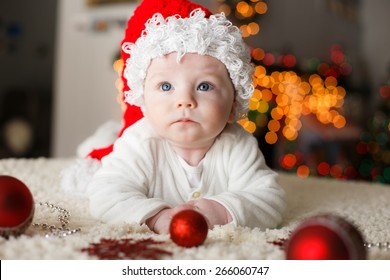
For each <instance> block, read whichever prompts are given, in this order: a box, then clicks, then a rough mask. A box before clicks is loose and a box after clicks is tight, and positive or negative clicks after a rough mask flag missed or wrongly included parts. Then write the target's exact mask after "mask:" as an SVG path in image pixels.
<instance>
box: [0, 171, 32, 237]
mask: <svg viewBox="0 0 390 280" xmlns="http://www.w3.org/2000/svg"><path fill="white" fill-rule="evenodd" d="M34 210H35V205H34V200H33V196H32V194H31V192H30V190H29V189H28V188H27V186H26V185H25V184H24V183H23V182H21V181H20V180H18V179H16V178H14V177H11V176H3V175H1V176H0V236H3V237H9V236H11V235H13V236H19V235H20V234H22V233H23V232H24V231H25V230H26V229H27V227H28V226H29V225H30V224H31V221H32V219H33V216H34Z"/></svg>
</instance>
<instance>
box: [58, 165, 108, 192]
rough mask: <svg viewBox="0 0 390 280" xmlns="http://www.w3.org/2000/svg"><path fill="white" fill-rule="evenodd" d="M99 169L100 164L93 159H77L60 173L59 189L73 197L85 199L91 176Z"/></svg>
mask: <svg viewBox="0 0 390 280" xmlns="http://www.w3.org/2000/svg"><path fill="white" fill-rule="evenodd" d="M100 167H101V162H100V160H98V159H94V158H85V159H77V160H75V162H74V163H72V164H71V165H70V166H68V167H67V168H64V169H63V170H62V172H61V183H60V185H61V189H62V190H63V191H64V192H65V193H67V194H72V195H75V196H80V197H86V196H87V191H88V185H89V182H90V181H91V179H92V177H93V175H94V174H95V173H96V171H98V170H99V169H100Z"/></svg>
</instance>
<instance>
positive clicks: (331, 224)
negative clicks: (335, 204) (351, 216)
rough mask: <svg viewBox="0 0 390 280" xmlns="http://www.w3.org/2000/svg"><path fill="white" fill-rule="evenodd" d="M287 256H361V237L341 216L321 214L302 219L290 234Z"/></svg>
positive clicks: (363, 254) (362, 257)
mask: <svg viewBox="0 0 390 280" xmlns="http://www.w3.org/2000/svg"><path fill="white" fill-rule="evenodd" d="M285 251H286V258H287V259H289V260H362V259H365V258H366V249H365V247H364V241H363V237H362V235H361V234H360V232H359V231H358V230H357V229H356V227H354V226H353V225H352V224H351V223H349V222H348V221H346V220H345V219H343V218H341V217H339V216H335V215H331V214H324V215H320V216H316V217H312V218H308V219H307V220H305V221H303V222H302V223H301V224H300V225H299V226H298V227H297V228H296V229H295V230H294V231H293V232H292V234H291V237H290V239H289V240H288V242H287V244H286V247H285Z"/></svg>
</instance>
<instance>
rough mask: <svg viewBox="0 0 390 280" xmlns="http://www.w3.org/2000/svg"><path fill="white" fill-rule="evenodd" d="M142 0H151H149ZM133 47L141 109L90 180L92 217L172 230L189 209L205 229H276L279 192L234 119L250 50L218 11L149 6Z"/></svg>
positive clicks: (130, 78) (133, 93)
mask: <svg viewBox="0 0 390 280" xmlns="http://www.w3.org/2000/svg"><path fill="white" fill-rule="evenodd" d="M145 1H147V0H145ZM122 46H123V51H124V52H126V53H128V54H129V59H127V61H126V66H125V67H126V68H125V71H124V76H125V78H126V81H127V85H128V87H129V90H128V91H127V92H126V102H128V103H129V104H131V105H136V106H139V107H140V108H141V109H142V112H143V115H144V117H143V118H142V119H140V120H139V121H137V122H136V123H134V124H133V125H131V126H129V127H128V128H127V129H126V130H124V132H123V134H122V135H121V137H120V138H118V140H117V141H116V142H115V144H114V146H113V151H112V152H111V153H109V154H108V155H107V156H105V157H103V159H102V161H101V167H100V169H99V170H98V171H97V172H96V174H95V175H94V177H93V179H92V181H91V182H90V184H89V187H88V196H89V198H90V209H91V213H92V215H93V216H95V217H96V218H98V219H101V220H103V221H106V222H129V223H130V222H136V223H140V224H142V223H146V225H147V226H148V227H149V228H150V229H151V230H153V231H155V232H157V233H168V230H169V224H170V220H171V218H172V217H173V215H175V214H176V213H177V212H179V211H181V210H184V209H193V210H196V211H198V212H200V213H201V214H202V215H203V216H204V217H205V219H206V221H207V223H208V226H209V228H213V227H214V226H215V225H225V224H228V223H233V224H234V225H237V226H238V225H239V226H248V227H260V228H262V229H265V228H272V227H276V226H277V225H278V224H279V223H280V222H281V219H282V212H283V209H284V206H285V204H284V199H283V198H284V192H283V190H282V189H281V188H280V186H279V185H278V184H277V182H276V173H275V172H273V171H272V170H270V169H269V168H268V167H267V166H266V164H265V160H264V157H263V155H262V153H261V151H260V150H259V148H258V143H257V140H256V139H255V138H254V137H253V136H252V135H251V134H249V133H247V132H246V131H245V130H244V129H243V128H242V127H241V126H240V125H238V124H237V123H236V121H237V120H238V119H240V118H242V117H244V116H245V113H246V111H247V104H248V99H249V98H250V96H251V95H252V92H253V84H252V71H253V68H252V66H251V65H250V53H249V49H248V47H247V46H246V45H245V43H244V42H243V40H242V37H241V34H240V31H239V29H238V28H237V27H235V26H233V25H232V24H231V22H230V21H228V20H227V19H226V18H225V16H224V14H216V15H211V16H209V17H207V15H206V14H205V12H204V11H203V10H202V9H195V10H193V11H192V12H191V13H190V14H189V16H188V17H183V18H182V17H180V16H178V15H176V16H169V17H165V18H164V16H163V15H162V14H159V13H157V14H154V15H153V17H152V18H150V19H149V20H148V21H147V22H146V24H145V30H144V31H143V33H142V35H141V37H140V38H139V39H138V40H137V41H136V42H135V43H126V42H125V43H124V44H123V45H122Z"/></svg>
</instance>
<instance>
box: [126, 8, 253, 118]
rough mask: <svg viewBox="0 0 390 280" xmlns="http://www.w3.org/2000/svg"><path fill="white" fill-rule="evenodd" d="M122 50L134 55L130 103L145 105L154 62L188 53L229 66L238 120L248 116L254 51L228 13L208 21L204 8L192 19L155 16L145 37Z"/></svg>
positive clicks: (128, 74) (128, 69) (129, 69)
mask: <svg viewBox="0 0 390 280" xmlns="http://www.w3.org/2000/svg"><path fill="white" fill-rule="evenodd" d="M122 49H123V51H124V52H126V53H128V54H130V58H129V59H127V61H126V68H125V71H124V77H125V78H126V80H127V84H128V86H129V88H130V90H129V91H127V92H125V96H126V101H127V102H128V103H130V104H133V105H137V106H141V107H142V106H143V98H142V95H143V86H144V80H145V77H146V72H147V69H148V67H149V64H150V62H151V60H152V59H154V58H157V57H162V56H164V55H166V54H169V53H172V52H177V54H178V61H180V59H181V58H182V57H183V55H184V54H186V53H198V54H201V55H209V56H212V57H214V58H216V59H218V60H219V61H221V62H222V63H224V64H225V66H226V69H227V70H228V72H229V75H230V78H231V80H232V82H233V85H234V88H235V91H236V98H235V119H236V120H237V119H240V118H242V117H243V116H245V114H246V113H247V111H248V100H249V98H250V97H251V95H252V93H253V90H254V86H253V78H252V73H253V66H252V65H251V64H250V60H251V57H250V51H249V48H248V46H247V45H246V44H245V43H244V41H243V38H242V35H241V32H240V30H239V29H238V28H237V27H236V26H233V25H232V23H231V22H230V21H229V20H227V19H226V17H225V14H224V13H220V14H215V15H211V16H210V18H206V17H205V13H204V12H203V11H202V10H201V9H196V10H194V11H192V12H191V14H190V16H189V17H188V18H181V17H180V16H178V15H176V16H171V17H167V18H166V19H164V17H163V16H162V15H161V14H159V13H157V14H154V16H153V17H152V18H150V19H149V20H148V21H147V22H146V24H145V30H144V31H143V33H142V34H141V37H140V38H138V40H137V41H136V42H135V43H128V42H124V43H123V45H122Z"/></svg>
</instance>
